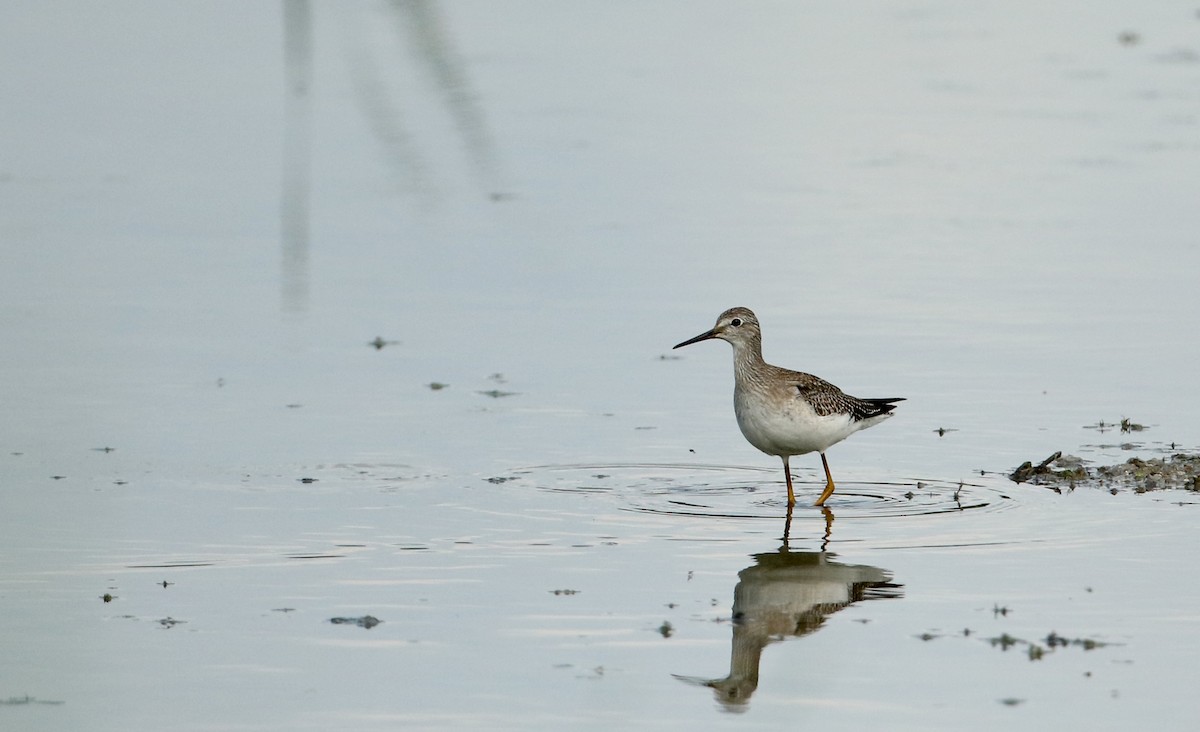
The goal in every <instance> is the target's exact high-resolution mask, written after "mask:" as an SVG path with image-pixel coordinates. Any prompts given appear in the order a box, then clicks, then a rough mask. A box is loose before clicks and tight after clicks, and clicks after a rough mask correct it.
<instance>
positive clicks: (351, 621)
mask: <svg viewBox="0 0 1200 732" xmlns="http://www.w3.org/2000/svg"><path fill="white" fill-rule="evenodd" d="M329 622H331V623H333V624H334V625H357V626H358V627H360V628H365V629H366V630H370V629H371V628H374V627H375V626H376V625H379V624H380V623H382V622H383V621H382V620H380V619H379V618H377V617H375V616H374V615H364V616H362V617H361V618H330V619H329Z"/></svg>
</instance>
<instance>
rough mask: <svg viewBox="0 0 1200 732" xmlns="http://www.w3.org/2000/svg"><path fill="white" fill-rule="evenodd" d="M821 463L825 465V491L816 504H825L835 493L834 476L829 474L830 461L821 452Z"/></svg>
mask: <svg viewBox="0 0 1200 732" xmlns="http://www.w3.org/2000/svg"><path fill="white" fill-rule="evenodd" d="M821 464H822V465H824V466H825V492H824V493H822V494H821V497H820V498H818V499H817V502H816V503H815V504H813V505H814V506H824V505H825V500H826V499H827V498H829V497H830V496H832V495H833V476H832V475H830V474H829V461H828V460H826V459H825V453H821Z"/></svg>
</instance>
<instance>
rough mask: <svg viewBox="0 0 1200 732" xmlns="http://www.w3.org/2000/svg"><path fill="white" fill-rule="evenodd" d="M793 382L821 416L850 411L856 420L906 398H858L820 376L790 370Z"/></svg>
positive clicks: (886, 411) (884, 410) (882, 411)
mask: <svg viewBox="0 0 1200 732" xmlns="http://www.w3.org/2000/svg"><path fill="white" fill-rule="evenodd" d="M788 376H789V377H791V378H790V381H791V383H792V386H794V387H795V388H796V391H797V393H798V394H799V395H800V396H801V397H802V398H803V399H804V401H806V402H808V403H809V404H810V405H812V408H813V411H814V412H816V413H817V415H818V416H821V417H828V416H829V415H831V414H849V415H850V417H851V418H852V419H854V420H855V421H860V420H864V419H870V418H871V417H878V416H879V415H881V414H890V413H891V411H892V410H893V409H895V408H896V404H895V403H896V402H902V401H904V397H893V398H889V399H859V398H858V397H852V396H850V395H849V394H847V393H845V392H843V391H842V390H841V389H839V388H837V387H836V386H834V385H833V384H830V383H829V382H828V381H826V380H824V379H822V378H821V377H819V376H813V375H812V374H805V373H801V372H799V371H792V372H789V374H788Z"/></svg>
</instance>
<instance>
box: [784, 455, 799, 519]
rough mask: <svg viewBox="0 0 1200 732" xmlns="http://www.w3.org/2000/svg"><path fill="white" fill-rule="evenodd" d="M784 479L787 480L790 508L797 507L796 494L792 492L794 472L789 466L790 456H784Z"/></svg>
mask: <svg viewBox="0 0 1200 732" xmlns="http://www.w3.org/2000/svg"><path fill="white" fill-rule="evenodd" d="M783 477H785V478H787V487H788V508H789V509H790V508H791V507H792V506H795V505H796V494H795V493H793V492H792V470H791V468H790V467H789V466H788V456H787V455H784V456H783Z"/></svg>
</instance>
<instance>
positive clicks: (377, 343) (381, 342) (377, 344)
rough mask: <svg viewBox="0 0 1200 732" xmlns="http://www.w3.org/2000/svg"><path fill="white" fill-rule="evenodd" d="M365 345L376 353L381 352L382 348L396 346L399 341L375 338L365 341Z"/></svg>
mask: <svg viewBox="0 0 1200 732" xmlns="http://www.w3.org/2000/svg"><path fill="white" fill-rule="evenodd" d="M367 345H368V346H370V347H371V348H374V349H375V350H376V351H382V350H383V347H384V346H398V345H400V341H389V340H385V339H384V338H383V336H375V340H373V341H367Z"/></svg>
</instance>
